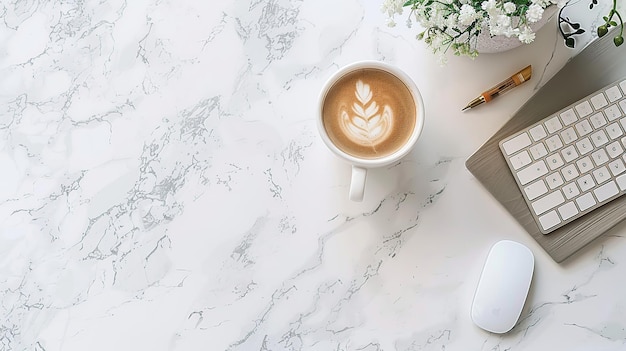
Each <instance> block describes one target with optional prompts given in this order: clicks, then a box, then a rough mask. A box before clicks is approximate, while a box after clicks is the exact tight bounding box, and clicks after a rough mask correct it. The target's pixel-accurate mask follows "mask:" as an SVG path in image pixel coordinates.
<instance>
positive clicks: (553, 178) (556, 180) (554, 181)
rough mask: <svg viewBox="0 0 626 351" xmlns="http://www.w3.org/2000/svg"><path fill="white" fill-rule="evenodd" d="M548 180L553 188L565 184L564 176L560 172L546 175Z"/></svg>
mask: <svg viewBox="0 0 626 351" xmlns="http://www.w3.org/2000/svg"><path fill="white" fill-rule="evenodd" d="M546 182H547V183H548V186H549V187H550V189H551V190H554V189H556V188H557V187H559V186H561V185H563V183H564V182H563V178H562V177H561V174H560V173H559V172H554V173H552V174H550V175H549V176H547V177H546Z"/></svg>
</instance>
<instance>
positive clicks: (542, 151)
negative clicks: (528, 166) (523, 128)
mask: <svg viewBox="0 0 626 351" xmlns="http://www.w3.org/2000/svg"><path fill="white" fill-rule="evenodd" d="M528 150H529V151H530V154H531V156H532V157H533V158H534V159H535V160H538V159H540V158H542V157H544V156H546V155H547V154H548V150H546V147H545V145H543V143H539V144H537V145H533V146H531V147H530V148H528Z"/></svg>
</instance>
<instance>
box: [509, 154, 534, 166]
mask: <svg viewBox="0 0 626 351" xmlns="http://www.w3.org/2000/svg"><path fill="white" fill-rule="evenodd" d="M510 160H511V166H513V168H514V169H515V170H518V169H520V168H522V167H524V166H528V165H529V164H531V163H532V160H531V159H530V154H529V153H528V151H526V150H524V151H522V152H520V153H518V154H516V155H514V156H513V157H511V158H510Z"/></svg>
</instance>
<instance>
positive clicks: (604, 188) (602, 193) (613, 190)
mask: <svg viewBox="0 0 626 351" xmlns="http://www.w3.org/2000/svg"><path fill="white" fill-rule="evenodd" d="M618 193H619V190H618V189H617V185H616V184H615V182H614V181H610V182H608V183H606V184H604V185H601V186H600V187H598V188H596V189H594V191H593V194H594V195H595V196H596V199H598V202H604V201H606V200H608V199H610V198H612V197H613V196H615V195H617V194H618Z"/></svg>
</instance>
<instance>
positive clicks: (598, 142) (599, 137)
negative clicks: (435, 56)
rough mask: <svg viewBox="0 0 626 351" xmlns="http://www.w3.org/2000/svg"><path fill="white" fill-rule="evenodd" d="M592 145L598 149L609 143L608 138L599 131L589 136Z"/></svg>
mask: <svg viewBox="0 0 626 351" xmlns="http://www.w3.org/2000/svg"><path fill="white" fill-rule="evenodd" d="M590 138H591V141H592V142H593V145H595V146H596V147H600V146H602V145H604V144H606V143H608V142H609V138H608V137H607V136H606V133H604V131H603V130H599V131H597V132H595V133H593V134H591V136H590Z"/></svg>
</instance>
